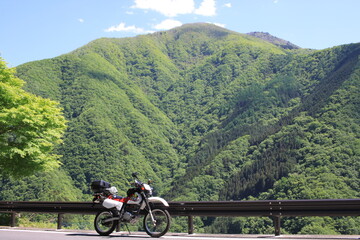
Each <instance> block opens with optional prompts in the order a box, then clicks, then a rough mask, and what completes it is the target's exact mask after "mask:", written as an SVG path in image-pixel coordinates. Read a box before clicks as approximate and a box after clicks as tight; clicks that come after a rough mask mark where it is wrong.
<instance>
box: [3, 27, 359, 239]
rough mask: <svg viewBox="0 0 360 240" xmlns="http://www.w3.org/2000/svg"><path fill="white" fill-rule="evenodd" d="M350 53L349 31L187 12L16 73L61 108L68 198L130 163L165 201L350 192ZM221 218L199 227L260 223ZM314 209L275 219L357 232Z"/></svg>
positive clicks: (354, 186)
mask: <svg viewBox="0 0 360 240" xmlns="http://www.w3.org/2000/svg"><path fill="white" fill-rule="evenodd" d="M359 54H360V44H349V45H342V46H336V47H333V48H329V49H325V50H318V51H315V50H309V49H299V48H295V47H292V48H290V47H284V46H281V44H280V46H279V44H276V43H272V42H271V41H270V42H269V40H268V39H267V40H263V39H261V38H259V36H250V35H247V34H239V33H236V32H232V31H229V30H226V29H223V28H220V27H217V26H214V25H211V24H187V25H183V26H181V27H179V28H175V29H172V30H169V31H164V32H157V33H154V34H149V35H142V36H137V37H133V38H121V39H116V38H114V39H109V38H104V39H98V40H95V41H93V42H91V43H89V44H87V45H86V46H83V47H81V48H79V49H77V50H75V51H73V52H71V53H69V54H65V55H62V56H59V57H56V58H53V59H46V60H42V61H36V62H30V63H26V64H23V65H21V66H19V67H18V68H17V75H18V77H20V78H21V79H23V80H25V81H26V82H27V84H26V86H25V87H26V90H27V91H30V92H32V93H35V94H38V95H41V96H42V97H47V98H51V99H53V100H57V101H59V102H60V104H61V106H62V107H63V108H64V113H65V117H66V119H67V120H68V129H67V131H66V134H65V136H64V143H63V144H62V145H60V146H58V148H57V149H56V151H57V154H60V155H62V156H63V157H62V158H61V161H62V167H61V169H59V170H58V171H59V172H60V173H59V176H60V174H61V176H64V179H66V181H68V182H71V184H68V188H70V189H72V192H77V191H81V192H82V193H83V195H82V194H77V195H78V198H77V199H86V200H90V199H91V197H90V196H89V195H88V194H90V191H89V184H90V182H91V181H92V180H95V179H104V180H107V181H109V182H111V183H112V184H113V185H115V186H117V187H118V189H119V190H120V193H121V194H124V193H125V191H126V189H127V187H128V186H129V184H128V179H129V177H130V174H131V172H133V171H137V172H139V173H140V175H141V176H142V177H143V178H146V177H149V178H152V179H153V180H154V182H155V188H156V190H157V194H161V195H163V196H165V197H166V198H167V199H169V200H187V201H190V200H194V201H197V200H199V201H208V200H238V199H306V198H308V199H317V198H359V192H360V191H359V190H360V187H359V184H360V183H359V179H360V178H359V169H360V166H359V162H360V161H359V157H360V151H359V149H360V141H359V139H360V112H359V109H360V94H359V92H360V65H359ZM37 179H38V180H37V181H43V182H50V180H49V179H48V176H46V175H45V176H43V175H42V176H39V177H38V178H37ZM69 179H71V181H69ZM33 181H34V180H33V179H32V180H31V179H24V180H23V183H22V184H21V186H23V188H22V190H21V191H20V192H22V193H24V192H26V191H27V190H26V187H27V186H33V185H34V184H32V182H33ZM51 182H52V183H53V184H54V181H51ZM13 185H14V181H11V180H10V181H8V180H3V181H2V185H0V189H6V190H7V191H6V194H5V193H4V191H1V193H0V200H5V199H6V200H8V199H9V198H13V199H24V197H23V196H21V197H20V195H19V194H18V193H17V192H16V191H14V192H12V193H11V186H13ZM35 185H36V187H33V188H32V189H35V191H36V190H40V189H39V188H41V187H40V186H38V185H37V184H35ZM63 188H65V190H67V189H68V188H66V187H65V186H63ZM65 190H64V191H65ZM10 193H11V194H10ZM29 198H31V199H38V200H42V197H41V196H40V195H39V196H33V195H31V197H30V196H29ZM25 199H26V197H25ZM224 221H225V220H216V221H213V220H211V219H210V220H209V219H208V220H206V219H205V220H204V219H203V221H202V224H203V226H202V227H203V228H204V229H207V230H208V231H218V232H219V231H221V232H237V231H241V232H243V233H245V232H249V231H250V230H249V229H253V230H251V231H254V232H255V231H262V230H264V229H263V228H260V227H259V228H254V227H253V226H247V225H246V224H242V226H243V228H240V229H239V227H238V226H239V224H240V225H241V221H242V220H237V219H234V220H231V221H232V222H228V223H227V224H224ZM239 221H240V222H239ZM321 221H322V220H321ZM321 221H320V220H319V221H317V220H316V221H314V220H308V221H302V222H301V224H302V225H301V224H297V223H293V222H291V221H290V220H289V223H288V224H286V231H288V232H292V233H299V232H301V233H305V232H306V231H307V232H316V231H320V232H321V231H326V230H329V229H330V230H331V231H333V232H335V233H359V231H360V230H359V229H358V227H352V226H356V225H357V226H359V225H360V224H359V220H353V219H351V220H347V219H345V220H344V219H342V220H340V223H338V221H335V220H333V219H330V220H328V219H327V220H323V221H327V222H326V224H325V223H324V224H323V222H321ZM346 221H347V223H346V224H345V223H344V222H346ZM234 223H236V224H234ZM253 223H254V222H253ZM254 224H255V223H254ZM254 224H253V225H254ZM256 224H258V225H259V226H260V225H266V224H269V223H264V222H262V220H258V222H256ZM235 225H236V226H237V227H234V226H235ZM270 225H271V223H270ZM295 225H296V227H295ZM324 226H325V227H324ZM319 229H320V230H319ZM265 231H266V230H265ZM356 231H357V232H356Z"/></svg>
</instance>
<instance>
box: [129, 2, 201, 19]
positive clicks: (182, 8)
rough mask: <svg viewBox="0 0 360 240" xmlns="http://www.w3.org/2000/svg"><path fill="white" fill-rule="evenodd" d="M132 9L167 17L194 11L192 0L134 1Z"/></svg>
mask: <svg viewBox="0 0 360 240" xmlns="http://www.w3.org/2000/svg"><path fill="white" fill-rule="evenodd" d="M132 8H140V9H150V10H154V11H157V12H159V13H161V14H163V15H165V16H167V17H175V16H177V15H179V14H189V13H192V12H193V11H194V8H195V5H194V0H135V5H134V6H132Z"/></svg>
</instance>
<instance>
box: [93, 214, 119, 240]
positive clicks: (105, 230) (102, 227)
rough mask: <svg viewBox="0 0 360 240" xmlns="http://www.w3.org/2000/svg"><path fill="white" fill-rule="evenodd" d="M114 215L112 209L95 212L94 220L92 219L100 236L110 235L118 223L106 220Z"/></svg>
mask: <svg viewBox="0 0 360 240" xmlns="http://www.w3.org/2000/svg"><path fill="white" fill-rule="evenodd" d="M113 217H114V213H113V212H112V211H104V212H99V213H98V214H96V217H95V220H94V227H95V230H96V232H97V233H98V234H100V235H101V236H108V235H110V234H111V233H112V232H113V231H114V229H115V227H116V225H117V224H118V222H119V221H116V220H115V221H106V220H108V219H110V218H113Z"/></svg>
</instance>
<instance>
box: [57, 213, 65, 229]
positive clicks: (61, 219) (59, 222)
mask: <svg viewBox="0 0 360 240" xmlns="http://www.w3.org/2000/svg"><path fill="white" fill-rule="evenodd" d="M63 215H64V214H63V213H59V214H58V219H57V229H58V230H60V229H61V227H62V224H63Z"/></svg>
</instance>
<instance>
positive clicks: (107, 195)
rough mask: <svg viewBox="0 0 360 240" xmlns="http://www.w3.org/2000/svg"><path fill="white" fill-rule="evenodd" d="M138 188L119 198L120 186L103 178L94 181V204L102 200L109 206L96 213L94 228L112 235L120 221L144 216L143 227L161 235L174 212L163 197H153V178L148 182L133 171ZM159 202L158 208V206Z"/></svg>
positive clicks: (151, 233)
mask: <svg viewBox="0 0 360 240" xmlns="http://www.w3.org/2000/svg"><path fill="white" fill-rule="evenodd" d="M132 177H134V188H130V189H129V190H128V191H127V197H118V196H116V194H117V189H116V187H112V186H111V184H110V183H108V182H105V181H103V180H97V181H94V182H92V183H91V189H92V191H93V192H94V199H93V202H94V203H101V204H102V206H104V207H105V208H107V210H105V211H101V212H99V213H98V214H96V217H95V220H94V227H95V230H96V232H97V233H98V234H100V235H102V236H108V235H110V234H111V233H112V232H113V231H114V229H115V228H116V226H117V225H118V224H119V223H125V224H127V223H131V224H135V223H137V222H138V220H139V219H140V217H141V216H142V215H144V219H143V226H144V229H145V231H146V233H147V234H148V235H149V236H151V237H161V236H163V235H164V234H166V233H167V231H168V230H169V228H170V214H169V212H168V211H167V210H166V208H167V207H169V204H168V203H167V202H166V200H164V199H163V198H160V197H152V187H150V183H151V182H150V180H149V182H148V184H146V183H143V182H141V181H140V180H139V179H138V174H137V173H133V174H132ZM154 203H156V204H157V205H156V207H154Z"/></svg>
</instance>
